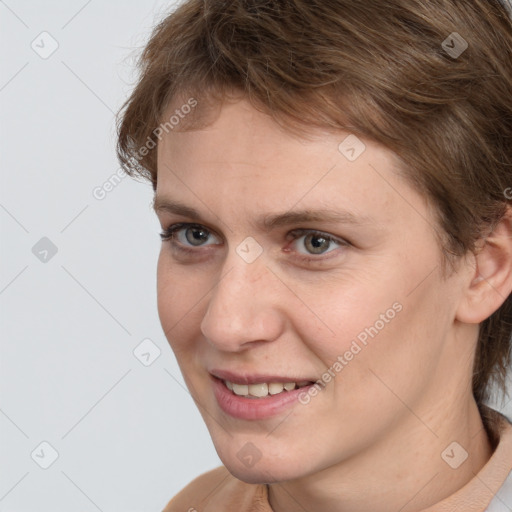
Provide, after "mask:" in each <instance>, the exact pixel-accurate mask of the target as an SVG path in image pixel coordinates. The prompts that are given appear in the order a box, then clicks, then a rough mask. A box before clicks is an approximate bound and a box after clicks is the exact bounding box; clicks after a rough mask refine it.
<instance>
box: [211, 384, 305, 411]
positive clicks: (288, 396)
mask: <svg viewBox="0 0 512 512" xmlns="http://www.w3.org/2000/svg"><path fill="white" fill-rule="evenodd" d="M212 381H213V392H214V394H215V398H216V399H217V403H218V404H219V407H220V408H221V409H222V410H223V411H224V412H225V413H226V414H229V415H230V416H233V417H234V418H239V419H242V420H262V419H266V418H270V417H272V416H276V415H277V414H279V413H281V412H283V411H284V410H285V409H287V408H288V407H291V406H292V405H294V404H296V403H298V398H299V395H300V394H301V393H304V392H305V393H307V392H308V390H309V388H310V387H311V386H313V384H310V385H309V386H304V387H302V388H297V389H293V390H292V391H283V392H282V393H278V394H277V395H268V396H266V397H264V398H244V397H243V396H238V395H235V394H234V393H233V392H231V391H230V390H229V389H228V388H227V387H226V385H225V384H224V381H222V380H220V379H218V378H217V377H212Z"/></svg>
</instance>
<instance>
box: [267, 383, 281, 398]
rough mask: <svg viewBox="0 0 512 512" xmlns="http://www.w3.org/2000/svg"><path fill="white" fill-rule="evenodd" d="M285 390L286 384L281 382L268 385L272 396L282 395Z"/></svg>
mask: <svg viewBox="0 0 512 512" xmlns="http://www.w3.org/2000/svg"><path fill="white" fill-rule="evenodd" d="M283 389H284V384H281V383H280V382H271V383H270V384H269V385H268V392H269V393H270V394H271V395H277V394H278V393H281V391H283Z"/></svg>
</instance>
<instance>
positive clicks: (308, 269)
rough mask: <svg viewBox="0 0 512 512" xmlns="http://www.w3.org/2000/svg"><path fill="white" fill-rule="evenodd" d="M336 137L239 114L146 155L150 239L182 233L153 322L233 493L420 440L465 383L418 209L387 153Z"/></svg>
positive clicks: (432, 239)
mask: <svg viewBox="0 0 512 512" xmlns="http://www.w3.org/2000/svg"><path fill="white" fill-rule="evenodd" d="M347 136H349V134H348V133H341V132H340V133H339V134H338V135H335V134H326V133H322V134H318V136H317V137H316V138H315V139H314V140H313V141H308V142H306V141H303V140H299V139H297V138H295V137H293V136H292V135H290V134H287V133H285V132H284V131H281V130H280V129H279V128H278V127H277V125H276V124H274V122H273V121H271V120H270V118H269V117H267V116H266V115H264V114H262V113H260V112H258V111H256V110H255V109H253V108H252V107H251V106H250V105H249V104H248V103H247V102H245V101H240V102H238V103H235V104H230V105H226V106H224V107H223V108H222V110H221V112H220V116H219V117H218V118H217V119H216V120H215V121H214V122H213V123H212V124H211V125H210V126H208V127H207V128H204V129H201V130H196V131H188V132H178V131H170V132H169V133H168V134H167V135H165V136H164V138H163V140H162V142H161V143H160V144H159V148H158V186H157V190H156V211H157V214H158V217H159V220H160V223H161V226H162V228H163V229H167V228H169V227H170V226H172V225H175V224H181V223H183V224H184V225H183V226H181V228H179V229H178V230H177V231H175V234H174V238H173V239H171V240H168V241H164V242H163V243H162V248H161V253H160V257H159V262H158V309H159V315H160V319H161V323H162V327H163V330H164V332H165V334H166V336H167V338H168V340H169V343H170V344H171V347H172V349H173V350H174V352H175V355H176V358H177V360H178V363H179V365H180V368H181V371H182V373H183V376H184V378H185V381H186V383H187V385H188V387H189V390H190V392H191V394H192V396H193V397H194V399H195V401H196V403H197V405H198V407H199V410H200V411H201V414H202V416H203V418H204V421H205V422H206V425H207V427H208V429H209V431H210V434H211V436H212V439H213V442H214V444H215V447H216V449H217V452H218V454H219V456H220V458H221V459H222V461H223V463H224V464H225V465H226V466H227V467H228V469H229V470H230V471H231V472H232V473H233V474H234V475H236V476H238V478H240V479H242V480H245V481H247V482H273V481H282V480H288V479H294V478H300V477H303V476H306V475H309V474H312V473H315V472H318V471H321V470H323V469H326V468H328V467H331V466H333V465H336V464H339V463H341V462H344V461H349V459H351V458H354V457H356V458H357V457H359V458H361V457H370V456H372V455H375V454H376V453H381V454H382V453H384V452H385V450H386V446H391V445H390V444H389V442H394V446H396V445H397V442H398V441H399V440H400V439H402V440H404V442H405V441H406V440H407V439H408V437H409V436H414V437H415V439H417V438H418V436H421V435H424V436H431V435H432V430H431V429H435V426H436V421H437V420H438V419H439V420H441V419H442V418H441V419H440V418H438V416H439V414H438V412H437V411H438V410H442V406H441V405H440V403H441V401H446V403H448V402H449V401H450V398H449V397H450V395H451V394H453V393H456V392H457V391H458V390H460V389H461V387H462V389H464V388H465V387H467V384H468V379H469V377H468V375H470V367H471V364H470V359H471V356H470V354H471V349H472V348H473V346H472V345H471V343H466V344H465V346H466V347H467V348H465V349H464V348H462V346H461V347H458V349H460V350H459V351H457V350H458V349H457V350H456V347H457V343H460V339H459V340H458V339H457V331H456V329H457V327H456V324H457V322H454V318H455V317H456V310H457V305H458V302H459V300H460V297H461V293H462V288H463V285H462V278H461V277H460V276H461V274H460V273H456V274H453V275H452V276H451V277H450V278H448V279H444V278H443V277H442V274H441V253H440V250H439V247H438V243H437V239H436V235H435V231H434V229H435V227H436V223H435V221H434V219H433V214H432V212H431V211H430V209H429V207H428V206H427V204H426V202H425V200H424V199H423V197H422V196H421V195H419V194H418V193H417V192H415V191H414V190H413V189H412V188H410V186H408V185H407V184H406V183H405V182H404V181H403V180H402V179H400V178H399V177H398V175H397V173H396V171H395V170H394V166H396V165H398V162H397V160H395V158H394V155H393V153H391V152H390V151H388V150H386V149H384V148H382V147H381V146H378V145H376V144H374V143H371V142H370V141H368V140H359V139H354V138H353V136H352V137H350V138H348V139H346V138H347ZM362 143H364V145H365V146H363V145H361V144H362ZM177 203H179V205H181V206H185V207H186V208H177V207H173V206H172V204H174V205H175V206H176V204H177ZM192 210H193V211H192ZM194 212H195V213H194ZM464 350H467V352H464ZM461 354H462V355H461ZM215 376H217V377H220V378H217V377H215ZM224 380H228V381H231V382H234V383H236V384H237V386H235V388H234V391H236V392H238V394H242V395H246V394H249V393H250V394H251V395H267V396H265V397H259V398H257V397H255V396H254V397H253V398H245V397H238V396H235V394H234V393H233V391H231V390H230V389H228V387H227V385H226V384H225V383H224ZM306 381H307V382H313V381H319V384H317V385H316V386H311V385H310V386H305V387H301V388H300V389H299V390H295V391H288V390H286V389H283V388H282V384H285V383H291V382H295V383H300V384H305V383H306ZM265 383H266V384H265ZM249 384H254V385H253V386H250V387H244V385H245V386H247V385H249ZM267 384H272V385H271V386H268V385H267ZM280 384H281V385H280ZM229 386H230V387H232V386H231V385H229ZM287 387H292V386H287ZM281 389H282V391H281V392H280V393H279V391H280V390H281ZM448 390H453V391H448ZM269 391H270V393H275V394H270V395H269V394H268V393H269ZM389 456H392V454H389Z"/></svg>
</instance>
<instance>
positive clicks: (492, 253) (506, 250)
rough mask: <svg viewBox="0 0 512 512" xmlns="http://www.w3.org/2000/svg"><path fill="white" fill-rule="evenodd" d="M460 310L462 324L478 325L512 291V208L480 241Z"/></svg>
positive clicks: (459, 318) (497, 307)
mask: <svg viewBox="0 0 512 512" xmlns="http://www.w3.org/2000/svg"><path fill="white" fill-rule="evenodd" d="M469 275H470V278H469V281H468V284H467V286H466V289H465V293H464V297H463V298H462V300H461V303H460V304H459V307H458V309H457V315H456V318H457V320H459V321H460V322H464V323H470V324H477V323H481V322H483V321H484V320H486V319H487V318H489V317H490V316H491V315H492V314H493V313H494V312H495V311H496V310H497V309H499V307H500V306H501V305H502V304H503V302H505V300H506V299H507V297H508V296H509V295H510V293H511V291H512V208H511V207H510V206H509V207H507V211H506V213H505V215H504V216H503V217H502V219H501V221H500V222H499V223H498V224H497V225H496V226H495V228H494V229H493V231H492V233H491V234H490V235H488V236H487V237H486V238H485V239H482V240H480V241H479V244H478V247H477V251H476V253H475V255H474V257H473V258H472V271H471V272H470V273H469Z"/></svg>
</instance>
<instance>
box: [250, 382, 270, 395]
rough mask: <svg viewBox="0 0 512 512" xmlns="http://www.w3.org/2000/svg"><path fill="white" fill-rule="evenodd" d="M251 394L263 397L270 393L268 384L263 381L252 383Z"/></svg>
mask: <svg viewBox="0 0 512 512" xmlns="http://www.w3.org/2000/svg"><path fill="white" fill-rule="evenodd" d="M249 395H251V396H257V397H258V398H261V397H263V396H267V395H268V384H266V383H265V382H262V383H261V384H251V385H250V386H249Z"/></svg>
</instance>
